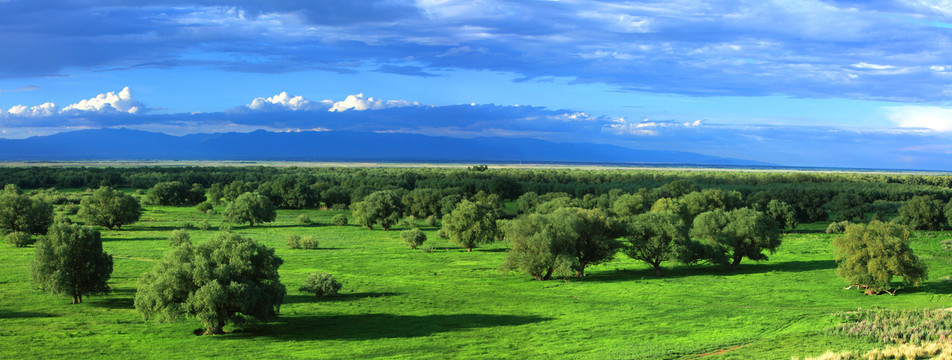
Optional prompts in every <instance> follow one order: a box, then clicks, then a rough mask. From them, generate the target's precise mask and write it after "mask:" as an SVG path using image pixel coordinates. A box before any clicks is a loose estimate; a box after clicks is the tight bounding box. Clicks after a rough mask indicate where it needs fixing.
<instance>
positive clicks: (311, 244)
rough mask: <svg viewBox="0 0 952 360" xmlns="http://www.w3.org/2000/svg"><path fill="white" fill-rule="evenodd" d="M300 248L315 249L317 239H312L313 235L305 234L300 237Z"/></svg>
mask: <svg viewBox="0 0 952 360" xmlns="http://www.w3.org/2000/svg"><path fill="white" fill-rule="evenodd" d="M300 245H301V249H317V245H318V244H317V240H314V237H313V236H305V237H303V238H301V242H300Z"/></svg>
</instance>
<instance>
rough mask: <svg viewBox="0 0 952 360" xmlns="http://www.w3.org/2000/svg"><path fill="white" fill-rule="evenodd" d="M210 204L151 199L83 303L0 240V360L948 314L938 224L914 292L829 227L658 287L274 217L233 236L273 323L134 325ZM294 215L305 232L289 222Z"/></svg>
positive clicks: (328, 347)
mask: <svg viewBox="0 0 952 360" xmlns="http://www.w3.org/2000/svg"><path fill="white" fill-rule="evenodd" d="M510 208H511V206H510ZM220 210H221V209H217V208H216V214H214V215H211V220H210V223H211V224H212V228H211V229H209V230H198V229H196V228H194V225H195V224H198V223H199V222H201V221H202V220H203V219H204V218H205V217H206V214H203V213H200V212H197V211H196V210H195V208H194V207H170V206H155V205H145V206H144V207H143V212H142V217H141V219H140V220H139V221H138V222H137V223H134V224H132V225H128V226H125V227H123V228H122V230H105V229H102V230H103V247H104V250H105V251H106V252H108V253H109V254H111V255H112V256H113V258H114V272H113V274H112V278H111V280H110V282H109V284H110V286H111V287H112V292H111V293H110V294H108V295H104V296H89V297H87V298H86V299H85V302H84V303H82V304H79V305H69V297H67V296H59V295H51V294H48V293H44V292H41V291H39V290H36V289H34V287H33V286H32V285H31V282H30V261H31V259H32V257H33V248H32V247H24V248H15V247H9V246H8V247H4V249H3V251H2V252H0V263H2V264H3V266H2V267H0V358H90V357H95V358H121V359H130V358H166V359H171V358H203V357H222V358H313V359H349V358H369V357H374V358H417V359H443V358H449V357H453V358H513V359H516V358H537V359H552V358H582V359H609V358H617V359H630V358H639V359H642V358H643V359H661V358H664V359H692V358H699V357H705V358H712V359H716V358H773V359H783V358H790V357H792V356H800V357H802V356H816V355H819V354H821V353H823V352H824V351H826V350H847V349H853V350H864V349H871V348H875V347H881V346H882V344H881V342H880V343H877V341H875V340H872V339H868V338H851V337H843V336H839V335H834V334H831V333H830V332H829V328H831V326H833V325H834V324H836V323H837V322H838V320H837V319H838V318H837V316H836V315H835V314H837V313H840V312H847V311H853V310H857V309H868V308H885V309H925V308H946V307H949V304H950V293H952V285H950V282H949V280H948V277H947V275H946V274H950V271H952V265H950V260H952V255H950V253H949V252H947V251H945V250H943V249H942V247H941V246H940V241H941V240H944V239H948V238H952V234H950V233H949V232H947V231H937V232H919V231H917V232H915V233H914V236H913V238H914V240H913V242H912V247H913V249H914V250H915V252H916V254H917V255H918V256H919V257H921V258H923V259H924V260H925V261H926V263H927V264H928V266H929V273H930V278H929V280H927V281H926V282H925V283H924V284H923V285H922V286H921V287H919V288H918V289H914V290H908V289H906V290H900V292H899V293H898V294H897V295H896V296H889V295H880V296H866V295H863V293H862V292H860V291H855V290H849V291H848V290H843V287H844V286H845V285H846V284H845V282H844V280H843V279H841V278H839V277H837V276H836V275H835V272H836V262H835V261H834V255H833V248H832V245H831V241H832V239H833V238H834V236H838V235H828V234H826V233H824V232H823V230H824V229H825V228H826V223H823V222H819V223H808V224H801V225H800V226H798V227H797V228H796V229H795V230H793V231H789V230H788V231H786V232H785V233H784V234H783V235H782V241H783V243H782V245H781V247H780V248H779V249H778V251H777V252H776V253H775V254H773V255H772V256H771V257H770V260H769V261H762V262H754V261H745V262H744V263H742V264H741V265H740V267H739V269H738V270H737V271H729V270H726V269H724V268H722V267H715V266H712V265H693V266H688V265H676V264H675V263H673V262H672V263H669V264H666V265H665V266H664V272H663V274H662V275H661V276H656V275H655V274H654V271H653V270H652V269H651V268H650V267H648V266H647V265H645V264H644V263H642V262H635V261H633V260H631V259H628V258H627V257H626V256H625V255H623V254H621V253H619V254H618V256H617V257H616V258H615V260H613V261H610V262H607V263H604V264H601V265H596V266H593V267H591V268H590V269H588V270H587V271H586V274H587V276H585V277H584V278H574V277H570V278H567V279H561V278H559V279H554V280H550V281H536V280H533V279H532V278H531V277H529V276H528V275H526V274H525V273H522V272H518V271H513V272H509V273H502V272H500V271H499V270H498V268H499V265H500V263H501V262H502V261H503V258H504V256H505V251H506V249H507V245H506V244H505V243H495V244H492V245H488V246H482V247H479V248H477V249H475V250H474V251H473V252H466V251H465V249H461V248H459V247H458V246H456V245H453V244H451V243H449V242H448V241H447V240H445V239H441V238H439V237H438V235H437V230H438V229H437V228H435V227H427V226H426V225H425V224H423V222H422V221H420V226H421V227H422V229H423V230H424V231H425V232H426V234H427V237H428V241H427V243H426V245H425V248H426V249H427V251H424V250H419V249H418V250H412V249H410V248H408V247H407V246H406V245H404V244H403V243H402V241H401V240H400V238H399V232H400V230H402V229H403V228H402V227H399V226H398V227H395V228H393V229H391V230H390V231H383V230H380V229H379V227H378V228H377V229H376V230H368V229H366V228H364V227H361V226H359V225H353V221H351V224H352V225H348V226H333V225H331V224H330V223H331V221H330V218H331V217H332V216H333V215H336V214H340V213H343V214H349V211H346V210H344V211H330V210H279V211H278V216H277V219H276V221H274V222H271V223H267V224H263V225H261V226H256V227H254V228H249V227H248V226H247V224H244V225H231V226H232V230H233V231H235V232H238V233H240V234H241V235H243V236H247V237H250V238H252V239H254V240H256V241H258V242H260V243H262V244H265V245H267V246H269V247H272V248H275V249H276V252H277V255H278V256H280V257H281V258H282V259H283V260H284V264H283V265H282V266H281V268H280V275H281V281H282V282H283V283H284V284H285V285H286V286H287V289H288V295H287V296H286V297H285V299H284V305H282V306H281V309H280V310H281V311H280V317H279V318H278V319H277V321H273V322H269V323H257V324H248V325H245V326H243V327H242V328H234V327H231V326H229V327H226V329H225V330H226V331H230V333H228V334H225V335H220V336H195V331H200V328H201V327H202V326H201V324H200V323H199V322H198V321H197V320H195V319H194V318H183V319H181V320H180V321H177V322H172V323H156V322H154V321H145V320H143V318H142V316H141V315H140V314H138V313H137V312H136V310H135V309H134V306H133V298H134V296H135V291H136V283H137V279H138V278H139V276H140V275H142V274H143V273H145V272H147V271H148V270H149V269H151V268H152V267H153V266H154V265H155V264H156V260H158V259H161V258H162V256H163V253H164V252H165V251H166V250H168V249H169V248H170V246H169V243H168V240H167V238H168V237H169V235H170V233H171V232H172V230H174V229H177V228H181V227H183V226H189V225H192V226H193V228H192V229H191V230H190V235H191V236H192V240H193V242H196V243H201V242H203V241H204V240H206V239H208V238H209V237H210V236H211V235H213V234H214V233H215V232H216V231H218V228H219V227H220V225H221V224H222V223H223V220H222V216H221V215H220V213H221V211H220ZM301 214H307V215H308V216H309V217H310V218H311V219H312V220H313V221H314V223H312V224H307V225H305V224H301V223H299V222H298V221H297V220H296V219H297V218H298V216H300V215H301ZM292 233H293V234H299V235H302V236H308V235H310V236H313V237H314V238H315V239H316V240H318V241H319V248H318V249H311V250H302V249H289V248H288V246H287V244H286V242H285V238H286V236H287V235H288V234H292ZM316 270H320V271H324V272H328V273H331V274H333V275H334V276H336V277H337V278H338V279H339V280H340V281H341V283H343V289H342V290H341V293H340V294H339V295H338V296H335V297H329V298H324V299H317V298H315V297H314V296H313V295H307V294H303V293H301V292H299V291H298V290H297V288H298V286H300V284H301V283H302V282H303V280H304V277H305V275H306V274H307V273H309V272H313V271H316Z"/></svg>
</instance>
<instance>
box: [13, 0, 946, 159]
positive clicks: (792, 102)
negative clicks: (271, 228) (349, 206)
mask: <svg viewBox="0 0 952 360" xmlns="http://www.w3.org/2000/svg"><path fill="white" fill-rule="evenodd" d="M0 48H2V49H4V50H3V52H2V54H0V137H7V138H23V137H28V136H33V135H45V134H52V133H56V132H61V131H69V130H76V129H85V128H98V127H130V128H138V129H145V130H151V131H161V132H166V133H171V134H185V133H193V132H215V131H250V130H253V129H267V130H274V131H288V130H290V131H297V130H314V129H316V130H345V129H354V130H369V131H390V132H410V133H421V134H431V135H447V136H457V137H473V136H513V137H533V138H541V139H547V140H552V141H561V142H582V141H584V142H598V143H609V144H616V145H620V146H625V147H630V148H639V149H665V150H683V151H694V152H698V153H704V154H709V155H717V156H726V157H734V158H740V159H750V160H757V161H762V162H769V163H775V164H780V165H805V166H839V167H872V168H910V169H937V170H952V142H950V140H952V108H950V107H949V106H950V98H952V1H947V0H906V1H876V0H872V1H817V0H800V1H680V0H668V1H638V2H621V1H570V0H566V1H543V0H537V1H532V0H523V1H496V0H484V1H479V0H477V1H455V0H418V1H364V0H349V1H338V0H331V1H268V2H265V1H245V0H234V1H201V0H197V1H186V0H169V1H165V0H155V1H149V2H131V1H110V0H105V1H91V0H73V1H69V0H66V1H62V0H61V1H46V0H0Z"/></svg>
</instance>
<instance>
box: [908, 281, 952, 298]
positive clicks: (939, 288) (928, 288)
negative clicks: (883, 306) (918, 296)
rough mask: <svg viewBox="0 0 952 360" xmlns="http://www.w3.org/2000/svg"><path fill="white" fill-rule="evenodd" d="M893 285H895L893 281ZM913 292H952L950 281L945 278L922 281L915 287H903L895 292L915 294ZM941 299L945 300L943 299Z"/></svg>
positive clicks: (944, 293)
mask: <svg viewBox="0 0 952 360" xmlns="http://www.w3.org/2000/svg"><path fill="white" fill-rule="evenodd" d="M894 285H896V284H895V283H894ZM915 293H927V294H935V295H949V294H952V282H949V281H947V280H934V281H924V282H923V283H922V285H919V286H917V287H914V288H913V287H908V288H907V287H903V288H901V289H900V290H899V291H898V292H897V294H915ZM942 301H946V300H945V299H943V300H942Z"/></svg>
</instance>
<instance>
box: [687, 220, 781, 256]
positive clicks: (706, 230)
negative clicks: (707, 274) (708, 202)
mask: <svg viewBox="0 0 952 360" xmlns="http://www.w3.org/2000/svg"><path fill="white" fill-rule="evenodd" d="M778 228H779V226H778V225H777V222H776V221H774V220H773V219H771V218H770V217H768V216H767V215H764V213H762V212H760V211H756V210H753V209H750V208H741V209H737V210H733V211H730V212H726V211H724V210H721V209H716V210H713V211H708V212H705V213H702V214H700V215H698V216H697V217H696V218H694V227H693V229H692V230H691V235H693V236H695V237H697V238H700V239H702V240H703V241H705V242H706V243H705V245H706V246H707V247H708V249H707V254H706V255H705V256H706V257H707V258H708V260H710V261H712V262H714V263H718V264H723V265H726V266H728V268H730V269H731V270H736V269H737V265H739V264H740V261H741V260H742V259H743V258H745V257H746V258H748V259H751V260H767V255H766V254H764V253H763V252H764V251H765V250H766V251H769V252H770V253H773V252H775V251H776V250H777V247H779V246H780V231H779V230H778Z"/></svg>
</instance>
